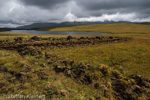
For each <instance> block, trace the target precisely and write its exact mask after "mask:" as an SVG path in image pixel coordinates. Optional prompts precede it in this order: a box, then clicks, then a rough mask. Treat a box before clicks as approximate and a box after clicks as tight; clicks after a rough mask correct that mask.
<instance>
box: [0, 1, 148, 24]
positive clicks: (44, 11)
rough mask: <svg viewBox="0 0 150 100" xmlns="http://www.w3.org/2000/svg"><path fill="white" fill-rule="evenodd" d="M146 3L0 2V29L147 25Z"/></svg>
mask: <svg viewBox="0 0 150 100" xmlns="http://www.w3.org/2000/svg"><path fill="white" fill-rule="evenodd" d="M149 5H150V0H132V1H131V0H124V1H121V0H95V1H92V0H0V15H1V16H0V27H17V26H20V25H26V24H32V23H39V22H41V23H42V22H64V21H105V20H108V21H131V22H150V6H149Z"/></svg>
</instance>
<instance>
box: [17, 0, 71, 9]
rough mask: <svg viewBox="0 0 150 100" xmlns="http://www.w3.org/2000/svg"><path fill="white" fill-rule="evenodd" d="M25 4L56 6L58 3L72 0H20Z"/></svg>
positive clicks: (45, 6)
mask: <svg viewBox="0 0 150 100" xmlns="http://www.w3.org/2000/svg"><path fill="white" fill-rule="evenodd" d="M20 1H21V2H22V3H24V4H25V5H29V6H38V7H42V8H48V9H49V8H53V7H54V8H55V7H56V6H57V5H60V4H65V3H66V2H68V1H70V0H20Z"/></svg>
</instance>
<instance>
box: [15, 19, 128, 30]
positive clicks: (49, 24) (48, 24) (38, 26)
mask: <svg viewBox="0 0 150 100" xmlns="http://www.w3.org/2000/svg"><path fill="white" fill-rule="evenodd" d="M110 23H131V22H127V21H119V22H114V21H104V22H62V23H34V24H31V25H25V26H20V27H17V29H38V28H46V27H61V26H74V25H90V24H110Z"/></svg>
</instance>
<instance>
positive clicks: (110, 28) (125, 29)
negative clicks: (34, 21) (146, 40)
mask: <svg viewBox="0 0 150 100" xmlns="http://www.w3.org/2000/svg"><path fill="white" fill-rule="evenodd" d="M39 30H42V31H78V32H97V33H118V34H120V33H124V34H127V33H140V34H147V33H150V25H149V24H129V23H117V24H95V25H79V26H68V27H56V28H43V29H39Z"/></svg>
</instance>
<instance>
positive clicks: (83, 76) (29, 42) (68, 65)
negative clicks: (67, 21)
mask: <svg viewBox="0 0 150 100" xmlns="http://www.w3.org/2000/svg"><path fill="white" fill-rule="evenodd" d="M33 36H34V35H31V34H19V33H14V34H13V33H7V34H6V33H1V34H0V41H1V44H0V48H1V49H0V72H1V73H0V91H1V92H0V94H1V95H0V97H1V98H2V99H4V98H3V95H5V94H20V95H27V94H34V95H39V94H44V95H46V99H47V100H49V99H52V100H56V99H62V100H66V99H69V100H95V99H96V100H119V99H120V100H126V99H133V100H137V99H138V100H144V99H145V100H146V99H149V97H150V90H149V87H150V81H149V80H148V79H147V78H149V77H150V75H149V73H150V63H149V61H150V58H149V57H150V47H149V45H150V34H114V35H104V36H97V37H96V36H86V35H85V36H83V35H82V36H72V37H69V38H68V36H65V35H62V36H61V35H37V36H38V37H33ZM20 37H21V38H20ZM14 39H15V40H14ZM12 58H13V59H12ZM140 75H142V76H144V77H145V78H144V77H142V76H140ZM139 80H140V81H139ZM134 89H137V90H136V91H135V90H134ZM145 91H147V92H145Z"/></svg>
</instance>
